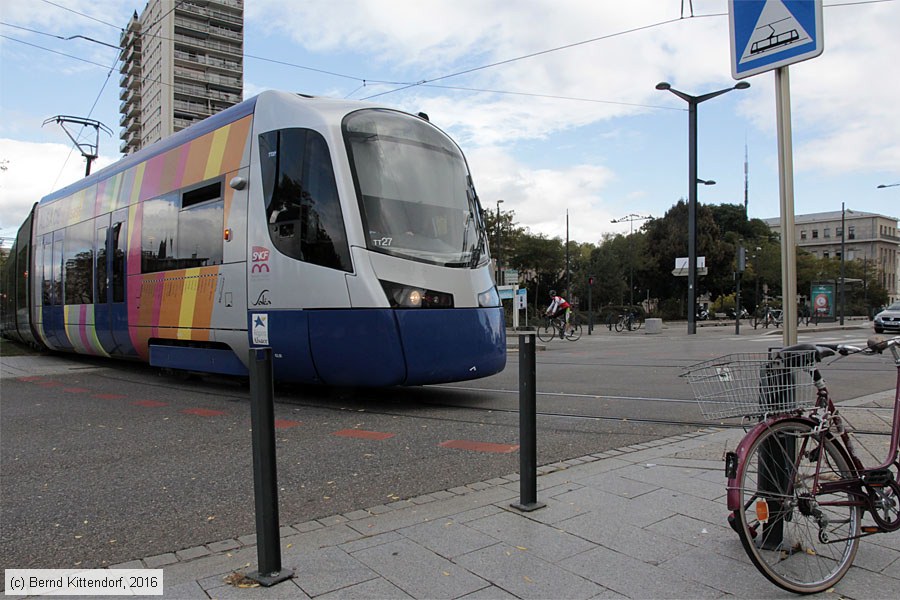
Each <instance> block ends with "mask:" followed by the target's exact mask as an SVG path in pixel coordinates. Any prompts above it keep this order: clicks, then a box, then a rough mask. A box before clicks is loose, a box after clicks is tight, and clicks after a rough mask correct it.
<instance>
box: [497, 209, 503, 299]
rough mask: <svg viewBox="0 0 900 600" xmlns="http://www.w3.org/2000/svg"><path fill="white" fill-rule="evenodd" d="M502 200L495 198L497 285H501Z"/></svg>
mask: <svg viewBox="0 0 900 600" xmlns="http://www.w3.org/2000/svg"><path fill="white" fill-rule="evenodd" d="M501 204H503V200H497V285H503V282H502V281H500V205H501Z"/></svg>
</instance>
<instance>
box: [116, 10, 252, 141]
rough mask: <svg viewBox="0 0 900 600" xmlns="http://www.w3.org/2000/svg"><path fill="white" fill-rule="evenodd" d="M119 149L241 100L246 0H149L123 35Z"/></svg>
mask: <svg viewBox="0 0 900 600" xmlns="http://www.w3.org/2000/svg"><path fill="white" fill-rule="evenodd" d="M121 48H122V66H121V69H120V73H121V78H120V80H119V85H120V87H121V90H120V94H119V99H120V100H122V104H121V105H120V107H119V113H120V119H119V125H121V127H122V129H121V131H120V135H119V137H120V138H121V140H122V144H121V146H120V148H119V149H120V150H121V151H122V153H124V154H131V153H132V152H135V151H137V150H139V149H141V148H142V147H144V146H146V145H148V144H152V143H153V142H156V141H158V140H161V139H163V138H165V137H167V136H169V135H171V134H173V133H175V132H176V131H180V130H182V129H184V128H185V127H188V126H189V125H191V124H192V123H195V122H197V121H200V120H201V119H204V118H206V117H208V116H210V115H212V114H215V113H217V112H219V111H221V110H224V109H226V108H228V107H229V106H232V105H234V104H237V103H238V102H240V101H241V99H242V92H243V87H244V68H243V65H244V61H243V48H244V1H243V0H150V2H148V3H147V6H146V7H145V8H144V11H143V12H142V13H141V14H140V16H138V14H137V13H135V14H134V16H133V17H132V19H131V21H130V22H129V23H128V25H127V27H126V28H125V30H124V32H123V33H122V38H121Z"/></svg>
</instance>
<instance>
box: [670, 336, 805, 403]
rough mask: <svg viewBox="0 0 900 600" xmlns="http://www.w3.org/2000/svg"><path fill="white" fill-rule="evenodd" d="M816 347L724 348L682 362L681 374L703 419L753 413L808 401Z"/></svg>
mask: <svg viewBox="0 0 900 600" xmlns="http://www.w3.org/2000/svg"><path fill="white" fill-rule="evenodd" d="M814 366H815V351H812V350H810V351H805V350H804V351H800V352H790V353H779V352H773V353H767V352H750V353H741V354H729V355H726V356H722V357H719V358H714V359H712V360H708V361H704V362H701V363H697V364H695V365H691V366H689V367H686V368H685V370H684V373H682V375H681V376H682V377H684V378H685V379H687V380H688V382H689V383H690V384H691V389H692V391H693V393H694V397H695V398H696V400H697V403H698V404H699V405H700V412H702V413H703V416H705V417H706V418H708V419H725V418H729V417H753V416H762V415H766V414H773V413H783V412H790V411H793V410H796V409H799V408H806V407H809V406H812V405H813V404H814V403H815V401H816V389H815V385H814V384H813V380H812V370H813V368H814Z"/></svg>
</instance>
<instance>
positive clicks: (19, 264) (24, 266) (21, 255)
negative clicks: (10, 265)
mask: <svg viewBox="0 0 900 600" xmlns="http://www.w3.org/2000/svg"><path fill="white" fill-rule="evenodd" d="M28 247H29V246H28V244H22V246H21V247H20V248H19V249H18V251H17V252H16V255H17V258H16V269H15V274H14V277H15V279H16V306H17V307H18V308H27V307H28V285H29V283H30V282H31V278H30V277H29V275H31V273H29V271H28ZM12 271H13V269H10V272H12ZM9 289H11V288H7V290H9Z"/></svg>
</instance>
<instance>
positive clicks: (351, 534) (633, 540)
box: [117, 399, 900, 599]
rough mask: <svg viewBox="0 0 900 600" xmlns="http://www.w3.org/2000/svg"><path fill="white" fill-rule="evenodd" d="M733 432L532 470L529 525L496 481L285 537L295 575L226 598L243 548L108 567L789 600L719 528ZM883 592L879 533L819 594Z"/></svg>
mask: <svg viewBox="0 0 900 600" xmlns="http://www.w3.org/2000/svg"><path fill="white" fill-rule="evenodd" d="M866 403H869V404H872V403H874V405H875V406H879V405H880V404H883V402H881V401H879V400H878V399H869V400H868V401H867V402H863V403H861V404H866ZM741 434H742V432H741V431H740V430H726V429H704V430H701V431H698V432H696V433H693V434H688V435H681V436H676V437H671V438H666V439H663V440H658V441H656V442H651V443H645V444H638V445H634V446H629V447H626V448H619V449H616V450H611V451H608V452H604V453H602V454H597V455H591V456H585V457H582V458H579V459H574V460H570V461H566V462H564V463H559V464H554V465H548V466H544V467H541V468H540V469H539V477H538V500H539V501H541V502H544V503H546V507H545V508H542V509H539V510H536V511H533V512H528V513H523V512H520V511H518V510H516V509H514V508H512V507H511V506H510V504H511V503H514V502H518V501H519V499H520V496H519V491H520V484H519V481H518V476H517V475H511V476H509V477H504V478H497V479H493V480H490V481H485V482H478V483H473V484H471V485H469V486H464V487H460V488H453V489H451V490H445V491H441V492H436V493H433V494H428V495H426V496H422V497H418V498H412V499H409V500H403V501H398V502H394V503H391V504H386V505H380V506H374V507H370V508H368V509H365V510H357V511H353V512H350V513H347V514H343V515H335V516H333V517H330V518H327V519H320V520H317V521H310V522H307V523H300V524H295V525H291V526H285V527H282V531H281V547H282V562H283V565H284V566H285V567H286V568H290V569H292V570H293V571H294V573H295V576H294V578H293V579H290V580H288V581H284V582H282V583H279V584H277V585H275V586H272V587H269V588H261V587H257V588H243V587H238V586H236V585H234V580H235V579H236V578H235V577H234V574H235V573H247V572H250V571H252V570H255V569H256V566H257V554H256V553H257V548H256V546H255V545H254V544H255V536H253V535H248V536H245V537H240V538H236V539H231V540H223V541H221V542H218V543H216V544H210V545H207V546H201V547H196V548H187V549H183V550H179V551H177V552H172V553H170V554H164V555H159V556H152V557H148V558H146V559H143V560H142V561H133V562H130V563H126V564H122V565H117V567H119V568H137V567H155V568H162V569H163V570H164V577H165V597H166V598H247V599H255V598H316V599H320V598H321V599H332V598H466V599H479V598H585V599H588V598H794V597H795V596H794V595H792V594H790V593H787V592H784V591H782V590H780V589H779V588H777V587H775V586H773V585H772V584H770V583H769V582H768V581H767V580H766V579H764V578H763V577H762V575H760V574H759V573H758V572H757V571H756V569H755V568H754V567H753V566H752V565H751V563H750V561H749V559H748V558H747V557H746V555H745V554H744V551H743V549H742V548H741V544H740V541H739V540H738V538H737V535H736V534H735V533H734V532H733V531H732V530H731V529H730V528H729V527H728V525H727V523H726V520H725V517H726V509H725V500H724V494H725V480H724V474H723V463H722V455H723V452H724V451H725V450H726V449H730V448H733V447H734V445H735V443H736V442H737V440H738V439H739V438H740V436H741ZM229 579H230V580H231V583H229ZM897 589H900V534H888V535H879V536H873V537H869V538H866V539H865V540H863V541H862V543H861V548H860V551H859V553H858V555H857V557H856V560H855V562H854V566H853V568H852V569H851V570H850V572H849V573H848V574H847V575H846V576H845V577H844V579H843V580H842V581H841V582H840V583H839V584H838V585H837V586H836V587H835V588H834V589H833V590H831V591H829V592H826V593H823V594H820V595H819V596H821V597H823V598H829V599H834V598H867V599H874V598H895V597H896V593H897ZM814 597H815V596H814Z"/></svg>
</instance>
